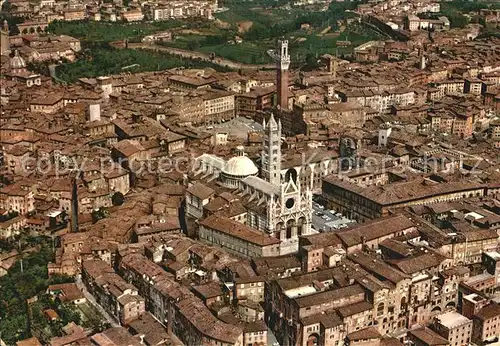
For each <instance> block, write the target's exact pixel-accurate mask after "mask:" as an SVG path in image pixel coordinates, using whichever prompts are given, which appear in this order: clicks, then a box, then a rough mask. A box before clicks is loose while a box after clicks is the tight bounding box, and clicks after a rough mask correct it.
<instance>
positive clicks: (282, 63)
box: [276, 40, 290, 110]
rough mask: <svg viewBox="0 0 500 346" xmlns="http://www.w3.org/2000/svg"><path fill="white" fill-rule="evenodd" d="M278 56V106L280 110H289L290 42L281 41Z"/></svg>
mask: <svg viewBox="0 0 500 346" xmlns="http://www.w3.org/2000/svg"><path fill="white" fill-rule="evenodd" d="M276 53H277V56H276V79H277V80H276V86H277V89H276V93H277V95H278V100H277V105H278V109H280V110H287V109H288V68H289V67H290V55H289V54H288V41H287V40H279V41H278V47H277V51H276Z"/></svg>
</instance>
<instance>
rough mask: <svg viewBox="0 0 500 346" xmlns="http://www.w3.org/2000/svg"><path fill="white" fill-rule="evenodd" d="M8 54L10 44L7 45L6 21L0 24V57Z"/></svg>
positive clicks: (7, 27)
mask: <svg viewBox="0 0 500 346" xmlns="http://www.w3.org/2000/svg"><path fill="white" fill-rule="evenodd" d="M9 54H10V44H9V24H8V23H7V20H4V21H3V23H2V28H1V30H0V55H9Z"/></svg>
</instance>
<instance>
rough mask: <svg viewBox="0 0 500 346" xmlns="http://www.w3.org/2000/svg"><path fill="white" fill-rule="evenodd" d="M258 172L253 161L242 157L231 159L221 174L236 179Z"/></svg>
mask: <svg viewBox="0 0 500 346" xmlns="http://www.w3.org/2000/svg"><path fill="white" fill-rule="evenodd" d="M258 172H259V169H258V168H257V166H255V164H254V163H253V161H252V160H250V159H249V158H248V157H247V156H244V155H240V156H235V157H233V158H231V159H230V160H229V161H228V162H227V163H226V165H225V166H224V169H223V170H222V173H224V174H226V175H231V176H236V177H246V176H250V175H255V174H257V173H258Z"/></svg>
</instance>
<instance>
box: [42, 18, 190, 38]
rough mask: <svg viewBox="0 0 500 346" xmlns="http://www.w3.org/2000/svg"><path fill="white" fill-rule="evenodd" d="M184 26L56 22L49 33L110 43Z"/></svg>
mask: <svg viewBox="0 0 500 346" xmlns="http://www.w3.org/2000/svg"><path fill="white" fill-rule="evenodd" d="M183 25H186V24H185V23H183V22H180V21H164V22H152V23H131V24H124V23H110V22H94V21H78V22H58V21H54V22H52V23H51V24H50V25H49V32H51V33H53V34H55V35H69V36H73V37H76V38H79V39H81V40H83V41H92V42H112V41H119V40H124V39H129V40H131V41H134V40H140V38H141V37H143V36H145V35H149V34H152V33H154V32H158V31H163V30H169V29H172V28H179V27H182V26H183Z"/></svg>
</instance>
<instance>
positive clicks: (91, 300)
mask: <svg viewBox="0 0 500 346" xmlns="http://www.w3.org/2000/svg"><path fill="white" fill-rule="evenodd" d="M75 283H76V285H77V286H78V288H79V289H80V291H81V292H82V293H83V295H84V296H85V298H86V299H87V301H88V302H89V303H90V304H92V306H94V307H95V308H96V309H97V310H98V311H99V312H100V313H101V315H102V316H103V317H104V318H106V320H107V321H108V322H109V324H111V326H112V327H119V326H120V324H119V323H118V322H117V321H116V320H115V319H114V318H113V317H112V316H111V315H110V314H108V313H107V312H106V310H104V309H103V308H102V306H100V305H99V304H98V303H97V302H96V300H95V298H94V297H93V296H92V295H91V294H90V293H89V292H88V291H87V288H86V287H85V285H84V284H83V282H82V281H81V279H80V277H79V276H77V277H76V279H75Z"/></svg>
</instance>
